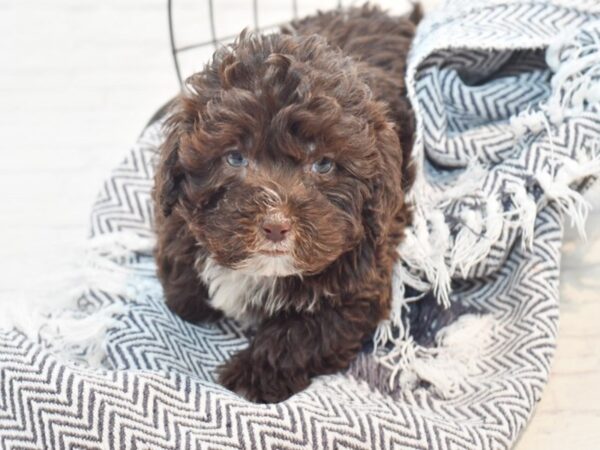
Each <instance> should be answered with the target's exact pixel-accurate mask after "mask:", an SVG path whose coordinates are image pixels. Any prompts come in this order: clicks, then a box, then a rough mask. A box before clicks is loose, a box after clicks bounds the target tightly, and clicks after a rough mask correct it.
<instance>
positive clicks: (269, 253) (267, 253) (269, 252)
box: [258, 250, 290, 256]
mask: <svg viewBox="0 0 600 450" xmlns="http://www.w3.org/2000/svg"><path fill="white" fill-rule="evenodd" d="M258 253H259V254H261V255H265V256H285V255H289V254H290V252H289V250H260V251H259V252H258Z"/></svg>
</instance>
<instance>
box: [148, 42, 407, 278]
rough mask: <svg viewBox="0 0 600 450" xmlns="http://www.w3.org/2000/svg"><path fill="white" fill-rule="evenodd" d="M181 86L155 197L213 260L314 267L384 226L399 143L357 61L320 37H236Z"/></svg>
mask: <svg viewBox="0 0 600 450" xmlns="http://www.w3.org/2000/svg"><path fill="white" fill-rule="evenodd" d="M188 88H189V90H188V92H187V93H185V94H183V95H182V96H181V97H180V98H179V99H178V101H177V104H176V106H175V109H174V112H173V115H172V116H171V117H170V119H169V122H168V125H167V127H168V138H167V141H166V143H165V144H164V147H163V149H162V154H161V158H162V159H161V162H160V165H159V171H158V174H157V186H156V189H157V198H158V200H159V203H160V207H161V208H162V214H164V215H165V216H166V215H169V214H172V213H174V212H176V213H178V214H180V215H181V216H182V217H183V218H184V220H185V221H186V222H187V225H188V228H189V230H190V231H191V232H192V233H193V235H194V236H195V238H196V240H197V241H198V243H199V245H201V246H203V247H204V248H205V249H206V250H207V251H208V252H209V253H210V255H211V256H212V258H213V259H214V260H216V261H217V262H218V263H219V264H221V265H223V266H225V267H229V268H232V269H236V270H240V271H244V272H249V273H254V274H259V275H260V274H262V275H276V276H287V275H292V274H302V275H311V274H316V273H319V272H320V271H322V270H323V269H325V268H326V267H327V266H329V265H330V264H331V263H332V262H333V261H334V260H336V259H337V258H338V257H339V256H340V255H341V254H343V253H344V252H347V251H348V250H350V249H352V248H355V247H356V246H357V245H359V243H360V242H361V240H363V239H364V238H365V235H367V234H369V233H370V234H376V233H384V232H385V226H386V223H387V221H389V220H391V219H392V218H393V215H394V214H395V212H396V211H397V209H398V204H399V202H401V196H402V191H401V187H400V186H401V179H400V178H401V176H400V162H399V161H401V150H400V144H399V142H398V138H397V136H396V133H395V132H394V131H393V130H392V127H391V125H390V124H389V123H388V122H386V118H385V117H386V116H385V109H384V106H383V105H382V104H380V103H377V102H375V101H374V100H372V99H371V96H370V91H369V89H368V87H367V85H366V84H365V83H364V82H363V81H362V80H361V79H360V77H359V76H358V74H357V71H356V67H355V64H354V63H353V62H352V61H350V60H349V59H347V58H344V57H343V56H342V55H341V54H340V53H339V52H337V51H334V50H332V49H330V48H329V47H328V46H327V44H326V43H325V42H324V41H323V40H322V39H320V38H317V37H309V38H306V37H296V36H286V35H272V36H267V37H254V36H250V37H249V36H247V35H245V34H242V36H240V38H239V39H238V41H236V43H235V44H233V45H232V46H230V47H228V48H226V49H223V50H221V51H220V52H218V53H217V54H216V55H215V57H214V59H213V61H212V62H211V63H210V64H209V65H208V66H207V67H206V69H205V70H204V71H203V72H201V73H199V74H197V75H195V76H193V77H192V78H191V79H190V80H188ZM398 158H400V159H399V160H398ZM371 238H372V239H377V236H371Z"/></svg>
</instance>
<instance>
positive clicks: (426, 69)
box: [0, 0, 600, 449]
mask: <svg viewBox="0 0 600 450" xmlns="http://www.w3.org/2000/svg"><path fill="white" fill-rule="evenodd" d="M408 85H409V89H410V95H411V100H412V102H413V104H414V106H415V110H416V114H417V119H418V134H417V140H416V144H415V160H416V162H417V165H418V169H419V170H418V174H419V175H418V179H417V182H416V185H415V188H414V189H413V192H412V196H413V200H414V203H415V208H416V211H415V223H414V226H413V227H412V228H411V230H410V232H409V234H408V237H407V240H406V242H405V243H404V244H403V248H402V249H401V254H402V255H403V260H402V261H401V262H400V263H399V264H398V266H397V267H396V272H395V275H396V276H395V282H394V295H395V297H394V298H395V300H394V313H393V315H392V317H391V318H390V320H389V321H386V322H385V323H382V324H381V326H380V328H379V330H378V332H377V334H376V335H375V336H374V342H373V343H374V345H373V347H374V348H371V349H365V352H364V353H363V354H362V355H361V357H360V358H359V360H358V361H357V362H356V363H355V364H354V366H353V367H352V368H351V369H350V371H349V372H348V373H345V374H339V375H333V376H326V377H320V378H318V379H316V380H315V381H314V382H313V383H312V385H311V386H310V387H309V388H308V389H306V390H305V391H304V392H301V393H299V394H297V395H295V396H293V397H292V398H290V399H289V400H287V401H285V402H282V403H280V404H276V405H256V404H252V403H249V402H247V401H246V400H244V399H243V398H240V397H239V396H237V395H236V394H234V393H232V392H229V391H227V390H226V389H224V388H223V387H221V386H219V385H218V384H217V383H216V382H215V378H214V375H215V374H214V372H215V368H216V367H217V366H218V365H219V364H220V363H221V362H222V361H224V360H225V359H227V358H228V357H229V356H230V355H231V354H232V353H234V352H235V351H237V350H238V349H240V348H242V347H243V346H244V345H246V338H245V336H244V334H243V332H242V331H241V330H240V329H239V328H238V326H237V325H236V324H235V323H234V322H231V321H226V320H224V321H222V322H220V323H218V324H212V325H190V324H187V323H184V322H182V321H181V320H180V319H179V318H177V317H175V316H174V315H172V314H171V313H170V312H169V311H168V310H167V308H166V307H165V305H164V301H163V298H162V293H161V290H160V285H159V284H158V282H157V281H156V278H155V276H154V266H153V260H152V256H151V250H152V238H153V232H152V206H151V201H150V190H151V188H152V174H153V160H154V158H155V156H156V152H157V147H158V145H160V142H161V140H162V139H163V136H162V132H161V128H160V122H157V123H154V124H151V125H150V126H149V127H148V128H147V129H146V130H145V131H144V132H143V134H142V136H141V137H140V138H139V140H138V142H137V143H136V145H135V146H134V147H133V149H132V150H131V151H130V152H129V153H128V154H127V156H126V158H125V160H124V161H123V162H122V164H121V165H119V166H118V167H117V168H116V169H115V170H114V171H113V173H112V174H111V175H110V177H108V178H107V180H106V182H105V184H104V186H103V189H102V191H101V193H100V196H99V198H98V200H97V202H96V204H95V205H94V207H93V214H92V228H91V238H90V251H89V253H88V257H87V258H86V259H84V260H82V261H80V262H79V265H80V266H81V269H83V270H84V272H85V273H84V275H85V277H84V280H85V284H84V285H83V288H84V289H83V294H82V295H80V296H78V302H77V308H75V309H73V310H71V311H70V312H58V313H53V314H51V315H50V316H49V317H47V320H45V322H43V326H41V327H39V328H38V329H37V331H36V332H35V333H33V334H32V333H26V332H24V331H23V330H22V329H20V328H18V327H17V328H13V329H3V330H0V355H1V356H0V448H2V449H23V448H32V449H63V448H65V449H66V448H69V449H71V448H72V449H75V448H78V449H79V448H110V449H188V448H190V449H192V448H207V449H208V448H216V449H225V448H247V449H263V448H264V449H266V448H273V449H275V448H285V449H313V448H315V449H316V448H327V449H339V448H353V449H373V448H381V449H388V448H402V449H407V448H415V449H417V448H418V449H428V448H433V449H450V448H453V449H456V448H465V449H475V448H483V449H492V448H494V449H499V448H509V447H511V446H512V445H513V444H514V442H515V441H516V439H517V437H518V436H519V433H521V431H522V430H523V428H524V427H525V425H526V423H527V420H528V419H529V417H530V416H531V413H532V410H533V408H534V406H535V404H536V402H537V401H538V400H539V399H540V396H541V394H542V390H543V387H544V384H545V383H546V380H547V377H548V372H549V366H550V362H551V358H552V355H553V353H554V347H555V342H556V333H557V321H558V274H559V258H560V253H559V249H560V244H561V239H562V225H561V224H562V219H563V216H566V218H567V219H568V220H571V221H572V222H573V223H574V224H575V225H576V226H578V227H579V228H580V229H581V230H582V231H583V222H584V220H585V216H586V214H587V204H586V202H585V200H584V199H583V197H582V196H581V194H580V190H581V189H583V188H585V187H586V185H587V183H588V182H589V180H590V179H591V177H593V176H594V175H596V174H597V173H598V172H599V170H600V163H599V161H600V159H599V157H600V4H598V2H597V1H596V0H589V1H586V0H568V1H567V0H565V1H562V2H561V1H533V0H530V1H523V0H522V1H510V0H486V1H479V2H474V1H472V0H470V1H466V0H465V1H463V0H450V1H448V2H447V5H446V6H445V7H444V8H442V9H440V10H439V11H437V12H435V13H433V14H432V15H430V16H429V17H427V18H426V19H425V21H424V22H423V23H422V25H421V26H420V29H419V33H418V37H417V39H416V41H415V44H414V49H413V52H412V54H411V61H410V67H409V73H408ZM565 213H566V214H565ZM424 294H427V295H425V296H424Z"/></svg>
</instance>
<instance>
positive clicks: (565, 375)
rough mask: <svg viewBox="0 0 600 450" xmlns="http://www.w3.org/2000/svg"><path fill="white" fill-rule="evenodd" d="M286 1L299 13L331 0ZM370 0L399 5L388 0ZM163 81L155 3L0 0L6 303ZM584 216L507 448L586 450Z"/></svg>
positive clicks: (593, 373)
mask: <svg viewBox="0 0 600 450" xmlns="http://www.w3.org/2000/svg"><path fill="white" fill-rule="evenodd" d="M214 1H215V5H216V9H217V11H216V25H217V28H218V32H219V34H221V33H229V32H231V33H235V32H237V31H238V30H240V29H241V28H242V27H243V26H245V25H250V24H251V21H252V15H251V9H250V4H251V2H250V1H249V0H248V1H245V2H244V1H232V0H214ZM474 1H475V0H474ZM175 3H176V5H177V6H178V9H177V10H176V14H175V19H176V21H177V23H178V28H179V30H183V31H184V33H181V34H180V35H179V38H180V42H181V44H187V43H191V42H196V41H198V40H203V39H206V38H207V37H208V36H209V33H208V27H207V25H206V24H207V22H206V20H207V16H206V14H207V8H206V2H205V1H204V0H179V1H178V0H175ZM290 3H291V2H287V1H285V0H261V1H260V4H261V6H264V9H265V10H267V11H269V14H268V15H263V14H261V18H260V23H261V24H263V25H264V24H272V23H278V22H280V21H281V20H284V19H285V17H287V16H288V15H289V14H290V12H291V6H289V5H290ZM298 3H299V4H300V6H301V10H300V13H301V14H302V13H304V12H307V11H308V10H309V9H313V8H314V7H316V6H320V7H327V6H328V5H329V4H332V5H333V4H335V1H333V0H320V1H315V0H298ZM346 3H347V2H346ZM382 3H385V4H386V5H387V6H394V7H395V8H397V9H402V8H404V3H403V2H402V1H393V0H390V1H387V2H382ZM425 3H426V6H428V7H429V6H431V5H432V4H433V3H437V0H428V1H426V2H425ZM234 4H236V5H237V4H242V5H245V6H244V7H239V6H238V7H234V6H233V5H234ZM204 57H205V56H203V55H199V56H198V54H196V56H193V57H192V58H195V59H192V60H186V61H185V62H184V63H185V67H188V68H189V67H200V66H201V64H202V62H203V60H204ZM177 88H178V85H177V80H176V78H175V74H174V71H173V67H172V61H171V55H170V50H169V47H168V30H167V15H166V0H52V1H48V0H45V1H44V0H0V298H1V299H3V301H7V302H10V301H14V299H15V298H17V297H16V295H17V294H18V293H19V292H20V291H22V290H23V287H26V286H29V285H31V284H33V283H35V282H36V281H37V280H40V279H42V278H43V277H44V275H45V274H46V273H47V272H48V269H49V267H51V266H52V265H53V261H55V260H56V259H58V258H59V257H61V256H62V255H64V253H65V252H66V251H67V249H68V248H71V247H72V244H73V243H77V242H81V241H83V239H84V238H85V236H86V232H87V227H88V214H89V209H90V206H91V204H92V202H93V200H94V198H95V195H96V192H97V191H98V188H99V186H100V183H101V181H102V179H103V177H104V176H105V175H106V174H107V172H108V171H109V170H110V169H111V167H113V166H114V165H115V164H116V163H117V162H118V161H119V160H120V159H121V157H122V155H123V154H124V152H125V151H126V150H127V148H128V147H129V146H130V145H131V144H132V143H133V142H134V140H135V139H136V136H137V134H138V133H139V132H140V131H141V129H142V127H143V126H144V124H145V123H146V121H147V120H148V119H149V117H150V116H151V115H152V113H153V112H154V111H155V110H156V109H157V108H158V107H159V106H160V105H161V104H162V103H163V102H165V101H166V100H168V99H169V98H170V97H171V96H173V95H174V94H175V93H176V90H177ZM592 197H594V196H592ZM595 197H600V196H597V195H596V196H595ZM596 203H599V202H596ZM598 225H600V216H593V217H592V225H591V226H590V227H589V231H590V235H591V237H590V241H589V243H588V244H587V245H582V244H580V243H578V241H575V240H573V239H572V237H571V238H570V239H569V240H568V241H567V243H566V245H565V258H564V268H563V273H562V282H563V283H562V300H561V302H562V316H561V338H560V340H559V347H558V352H557V357H556V360H555V363H554V368H553V375H552V378H551V382H550V384H549V385H548V387H547V389H546V392H545V396H544V399H543V400H542V403H541V405H540V406H539V408H538V412H537V414H536V417H535V419H534V420H533V422H532V424H531V426H530V427H529V429H528V430H527V432H526V433H525V436H524V438H523V439H522V441H521V443H520V444H519V446H518V448H519V449H539V448H544V449H562V448H576V449H592V448H600V389H599V388H598V382H600V333H599V332H598V330H599V329H600V327H598V325H597V324H598V320H599V319H600V299H598V292H600V268H599V265H598V263H599V259H600V258H599V256H600V226H598ZM567 443H568V444H567ZM565 445H566V446H567V447H565Z"/></svg>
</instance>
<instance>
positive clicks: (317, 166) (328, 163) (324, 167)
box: [311, 158, 333, 174]
mask: <svg viewBox="0 0 600 450" xmlns="http://www.w3.org/2000/svg"><path fill="white" fill-rule="evenodd" d="M331 169H333V161H332V160H331V159H329V158H321V159H320V160H319V161H317V162H315V163H313V165H312V167H311V170H312V171H313V172H315V173H320V174H325V173H329V172H331Z"/></svg>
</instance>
